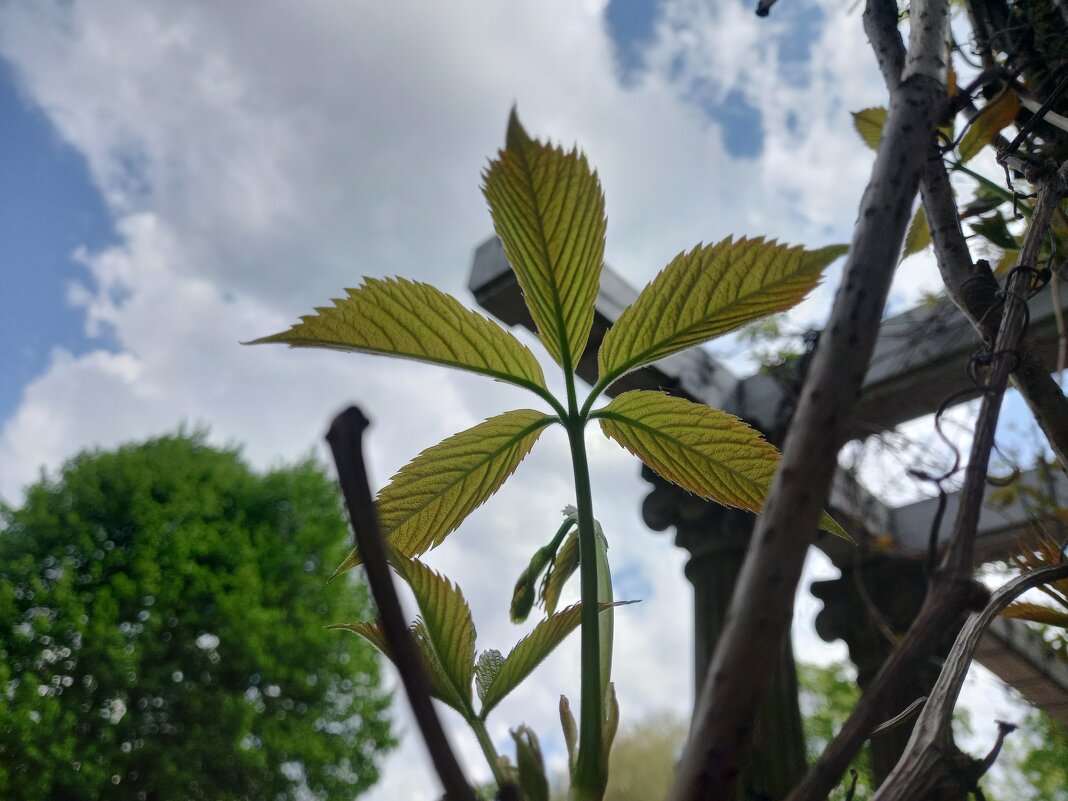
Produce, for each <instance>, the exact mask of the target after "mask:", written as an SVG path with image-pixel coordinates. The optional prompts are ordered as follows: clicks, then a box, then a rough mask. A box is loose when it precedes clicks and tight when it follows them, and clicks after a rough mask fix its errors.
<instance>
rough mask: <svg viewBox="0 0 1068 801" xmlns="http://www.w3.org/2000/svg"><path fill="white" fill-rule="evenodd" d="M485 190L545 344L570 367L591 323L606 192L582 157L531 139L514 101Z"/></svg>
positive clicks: (556, 357) (575, 359) (488, 170)
mask: <svg viewBox="0 0 1068 801" xmlns="http://www.w3.org/2000/svg"><path fill="white" fill-rule="evenodd" d="M483 181H484V185H483V193H484V195H485V197H486V201H487V202H488V203H489V207H490V214H491V216H492V217H493V225H494V227H495V229H496V231H497V236H498V237H500V240H501V243H502V244H503V245H504V253H505V255H506V256H507V257H508V262H509V263H510V264H511V265H512V269H513V270H514V271H515V274H516V277H517V278H518V279H519V286H520V287H521V288H522V290H523V297H524V299H525V301H526V304H527V308H529V309H530V315H531V317H533V318H534V323H535V324H536V325H537V328H538V336H539V337H541V341H542V343H543V344H544V345H545V349H546V350H548V351H549V354H550V355H551V356H552V357H553V359H554V360H556V362H557V364H559V365H561V366H562V367H564V368H565V369H568V370H574V368H575V365H576V364H577V363H578V360H579V357H580V356H581V355H582V351H583V349H584V348H585V347H586V340H587V339H588V338H589V335H590V327H591V326H592V324H593V303H594V300H595V299H596V297H597V286H598V283H599V280H600V275H601V264H602V261H603V258H604V236H605V227H606V222H605V216H604V195H603V194H602V192H601V184H600V181H598V179H597V174H596V173H595V172H593V171H591V170H590V167H589V164H587V162H586V157H585V156H584V155H582V154H581V153H579V152H578V150H571V151H570V152H564V151H563V150H562V149H561V148H556V147H551V146H549V145H546V144H543V143H542V142H539V141H537V140H536V139H531V138H530V137H529V136H528V135H527V132H526V131H524V130H523V126H522V125H521V124H520V123H519V117H518V116H517V115H516V112H515V109H513V110H512V115H511V117H510V119H509V121H508V134H507V138H506V145H505V148H504V150H501V151H500V152H499V154H498V157H497V159H496V160H495V161H492V162H491V163H490V165H489V168H488V169H487V170H486V171H485V173H484V174H483Z"/></svg>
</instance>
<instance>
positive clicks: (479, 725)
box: [467, 716, 511, 790]
mask: <svg viewBox="0 0 1068 801" xmlns="http://www.w3.org/2000/svg"><path fill="white" fill-rule="evenodd" d="M467 723H468V725H469V726H470V727H471V730H472V731H473V732H474V733H475V737H476V738H477V739H478V744H479V745H480V746H482V753H483V754H484V755H485V757H486V761H487V762H489V766H490V771H492V773H493V780H494V781H495V782H497V789H498V790H499V789H500V788H501V787H504V785H506V784H509V783H510V782H511V779H509V778H508V776H507V775H506V774H505V772H504V768H503V767H502V766H501V757H500V754H498V753H497V749H496V747H495V746H494V745H493V739H492V738H491V737H490V736H489V731H488V730H487V729H486V724H485V722H483V721H482V720H480V719H479V718H478V717H476V716H471V717H469V718H468V719H467Z"/></svg>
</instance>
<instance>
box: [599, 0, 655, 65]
mask: <svg viewBox="0 0 1068 801" xmlns="http://www.w3.org/2000/svg"><path fill="white" fill-rule="evenodd" d="M661 2H662V0H610V2H609V3H608V7H607V8H606V9H605V12H604V19H605V25H606V26H607V28H608V35H609V36H610V37H611V38H612V44H613V45H614V46H615V56H616V66H617V67H618V69H619V71H620V77H621V78H622V80H623V83H624V84H627V83H630V82H632V81H633V80H634V77H635V76H636V75H637V74H638V73H640V72H641V71H642V70H644V69H645V49H646V48H647V47H648V46H649V45H650V44H652V43H653V41H654V39H655V34H656V21H657V19H659V17H660V12H661V10H662V8H661Z"/></svg>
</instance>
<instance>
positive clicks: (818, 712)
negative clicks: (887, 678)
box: [797, 662, 875, 801]
mask: <svg viewBox="0 0 1068 801" xmlns="http://www.w3.org/2000/svg"><path fill="white" fill-rule="evenodd" d="M797 682H798V685H799V687H800V691H801V712H802V715H803V716H804V728H805V750H806V751H808V757H809V760H810V761H815V760H816V759H817V758H819V755H820V754H822V753H823V749H824V748H826V747H827V744H828V743H829V742H830V741H831V740H832V739H834V736H835V734H837V733H838V730H839V729H840V728H842V724H843V723H845V722H846V719H847V718H848V717H849V714H850V713H851V712H852V711H853V707H855V706H856V705H857V701H858V700H860V688H858V687H857V683H856V676H855V674H854V673H853V671H852V666H851V665H849V664H848V663H846V662H840V663H837V664H831V665H827V666H821V665H805V664H799V665H798V666H797ZM852 767H853V769H854V770H856V771H857V774H858V775H857V788H856V791H855V794H854V796H853V797H854V798H856V799H858V801H859V799H862V798H868V797H870V796H871V794H872V792H874V786H875V781H874V779H873V777H872V772H871V758H870V755H869V754H868V747H867V746H866V745H865V746H864V749H863V750H862V751H861V753H860V755H859V756H858V757H857V758H856V759H855V760H854V762H853V766H852ZM851 781H852V779H851V778H850V777H849V776H848V775H847V776H846V779H845V783H844V784H842V785H839V786H838V787H836V788H835V790H834V792H833V793H832V794H831V796H830V797H831V799H833V801H841V799H843V798H845V797H846V794H847V792H848V788H849V785H850V783H851Z"/></svg>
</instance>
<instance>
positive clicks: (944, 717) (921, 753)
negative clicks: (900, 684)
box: [872, 564, 1068, 801]
mask: <svg viewBox="0 0 1068 801" xmlns="http://www.w3.org/2000/svg"><path fill="white" fill-rule="evenodd" d="M1065 576H1068V564H1061V565H1054V566H1052V567H1047V568H1043V569H1041V570H1036V571H1033V572H1029V573H1024V574H1023V575H1022V576H1018V577H1017V578H1015V579H1013V580H1012V581H1010V582H1009V583H1007V584H1006V585H1005V586H1003V587H1001V588H999V589H998V590H997V591H996V592H995V593H994V594H993V596H992V597H991V599H990V602H989V603H988V604H987V605H986V607H985V608H984V609H983V611H982V612H980V613H978V614H975V615H973V616H972V617H971V618H970V619H969V620H968V622H967V624H966V625H965V626H964V628H963V629H962V630H961V632H960V634H959V635H958V636H957V640H956V642H955V643H954V644H953V650H952V651H950V654H949V656H948V657H947V659H946V662H945V664H944V666H943V667H942V672H941V673H940V674H939V676H938V681H937V682H936V683H935V686H934V689H932V690H931V695H930V698H929V700H928V701H927V705H926V706H925V707H924V709H923V712H922V713H920V717H919V720H917V721H916V727H915V729H913V732H912V739H910V740H909V744H908V746H907V747H906V749H905V752H904V753H903V754H902V755H901V759H900V760H899V761H898V763H897V766H896V767H895V768H894V770H893V771H891V773H890V775H889V776H888V777H887V779H886V781H885V782H884V783H883V786H882V787H880V788H879V790H878V792H876V793H875V796H874V797H873V799H872V801H914V799H920V798H924V797H925V796H926V795H927V794H929V793H930V792H931V791H933V790H934V789H935V788H936V787H938V786H939V785H940V784H941V783H943V782H945V781H947V780H949V779H950V778H952V777H949V776H947V775H946V774H947V773H948V772H952V771H953V770H954V769H955V766H950V765H947V764H946V760H945V755H946V753H948V752H950V751H951V750H952V734H951V728H950V724H951V722H952V719H953V709H954V707H955V706H956V703H957V697H958V696H959V695H960V691H961V687H962V686H963V685H964V677H965V675H966V674H967V673H968V668H969V666H970V665H971V662H972V657H973V655H974V654H975V649H976V648H977V647H978V645H979V641H980V640H981V639H982V637H983V632H985V631H986V628H987V626H989V625H990V622H991V621H992V620H993V619H994V618H995V617H997V615H998V614H999V613H1000V612H1001V611H1002V610H1003V609H1004V608H1005V607H1006V606H1008V605H1009V604H1010V603H1011V602H1012V601H1013V600H1015V599H1016V598H1017V597H1018V596H1019V595H1021V594H1022V593H1024V592H1025V591H1027V590H1029V589H1031V588H1032V587H1037V586H1038V585H1039V584H1045V583H1047V582H1050V581H1056V580H1058V579H1060V578H1063V577H1065ZM1003 737H1004V735H1003V734H1002V735H1000V736H999V745H1000V741H1001V739H1003ZM996 748H997V747H996V746H995V750H994V751H992V752H991V755H990V756H988V757H987V758H986V759H984V760H976V761H975V762H974V765H973V767H974V770H975V773H976V774H978V775H974V776H972V777H970V779H971V781H972V784H973V785H974V782H975V781H977V780H978V779H979V777H980V776H981V775H982V774H983V773H985V772H986V770H987V769H989V767H990V764H991V763H992V762H993V757H994V756H996V755H997V750H996ZM967 789H971V788H967Z"/></svg>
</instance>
